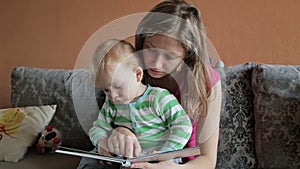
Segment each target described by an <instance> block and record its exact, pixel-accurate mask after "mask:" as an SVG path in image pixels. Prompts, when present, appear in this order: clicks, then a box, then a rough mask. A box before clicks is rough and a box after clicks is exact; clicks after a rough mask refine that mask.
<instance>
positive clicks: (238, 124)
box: [217, 63, 257, 169]
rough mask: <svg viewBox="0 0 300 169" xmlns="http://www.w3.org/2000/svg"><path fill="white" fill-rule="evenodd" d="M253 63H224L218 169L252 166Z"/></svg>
mask: <svg viewBox="0 0 300 169" xmlns="http://www.w3.org/2000/svg"><path fill="white" fill-rule="evenodd" d="M254 66H255V63H248V64H242V65H235V66H227V67H225V68H224V69H223V70H219V73H220V74H221V77H222V88H223V89H222V90H223V100H222V102H223V108H222V112H221V119H220V136H219V137H220V138H219V147H218V161H217V168H218V169H233V168H236V169H241V168H243V169H246V168H256V166H257V163H256V159H255V139H254V115H253V106H252V100H253V95H252V91H251V74H252V70H253V67H254Z"/></svg>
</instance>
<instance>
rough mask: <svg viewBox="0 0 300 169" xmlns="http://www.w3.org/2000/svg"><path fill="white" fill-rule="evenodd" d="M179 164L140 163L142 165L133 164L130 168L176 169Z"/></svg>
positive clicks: (164, 162)
mask: <svg viewBox="0 0 300 169" xmlns="http://www.w3.org/2000/svg"><path fill="white" fill-rule="evenodd" d="M176 166H178V164H176V163H174V162H172V161H162V162H159V163H147V162H140V163H133V164H131V166H130V168H140V169H154V168H172V169H175V168H176Z"/></svg>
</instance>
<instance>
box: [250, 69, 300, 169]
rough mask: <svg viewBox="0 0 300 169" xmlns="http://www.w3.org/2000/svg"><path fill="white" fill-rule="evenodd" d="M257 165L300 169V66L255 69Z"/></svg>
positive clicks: (259, 166)
mask: <svg viewBox="0 0 300 169" xmlns="http://www.w3.org/2000/svg"><path fill="white" fill-rule="evenodd" d="M252 86H253V93H254V114H255V121H256V125H255V136H256V152H257V160H258V168H268V169H269V168H284V169H289V168H290V169H294V168H300V66H283V65H258V66H257V67H256V68H255V69H254V71H253V80H252Z"/></svg>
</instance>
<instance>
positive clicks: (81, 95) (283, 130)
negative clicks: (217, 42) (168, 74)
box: [0, 62, 300, 169]
mask: <svg viewBox="0 0 300 169" xmlns="http://www.w3.org/2000/svg"><path fill="white" fill-rule="evenodd" d="M216 69H217V71H218V72H219V74H220V75H221V79H222V92H223V100H222V110H221V117H220V135H219V144H218V158H217V167H216V168H218V169H248V168H249V169H252V168H264V169H267V168H268V169H269V168H282V169H288V168H290V169H296V168H300V66H297V65H294V66H293V65H271V64H258V63H252V62H251V63H246V64H239V65H233V66H225V67H222V66H221V67H216ZM104 97H105V96H104V95H103V93H102V92H101V91H97V90H94V87H93V85H92V83H91V78H90V76H89V73H88V71H87V70H84V69H78V70H64V69H44V68H32V67H16V68H15V69H13V70H12V73H11V103H12V105H13V107H26V106H42V105H51V104H55V105H57V108H56V112H55V114H54V116H53V118H52V120H51V121H50V125H52V126H54V127H55V128H57V129H58V130H60V131H61V133H62V145H63V146H65V147H72V148H76V149H81V150H86V151H89V150H91V149H92V148H93V146H92V144H91V142H90V141H89V138H88V136H87V134H86V132H87V130H88V129H89V127H90V126H91V125H92V124H91V123H92V121H93V120H94V119H96V117H97V113H98V111H99V107H101V103H102V102H103V99H104ZM80 159H81V158H80V157H77V156H71V155H63V154H56V153H52V154H39V153H37V152H36V151H35V150H34V148H33V147H29V148H28V151H27V152H26V154H25V155H24V157H23V158H22V159H21V160H19V161H18V162H16V163H14V162H0V168H1V169H19V168H23V169H41V168H43V169H47V168H49V169H50V168H51V169H53V168H55V169H74V168H76V166H77V165H78V163H79V161H80Z"/></svg>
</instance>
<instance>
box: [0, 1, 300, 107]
mask: <svg viewBox="0 0 300 169" xmlns="http://www.w3.org/2000/svg"><path fill="white" fill-rule="evenodd" d="M157 2H158V0H155V1H150V0H1V1H0V51H1V55H0V58H1V62H0V78H1V82H0V93H1V94H0V108H5V107H9V106H10V101H9V100H10V72H11V70H12V69H13V68H14V67H16V66H21V65H22V66H32V67H45V68H64V69H72V68H74V65H75V63H76V59H77V57H78V54H79V52H80V50H81V48H82V46H83V45H84V43H85V42H86V41H87V40H88V38H89V37H90V36H91V35H92V34H93V33H94V32H95V31H97V30H98V29H99V28H101V27H102V26H103V25H105V24H107V23H109V22H111V21H113V20H115V19H117V18H120V17H122V16H125V15H129V14H133V13H137V12H147V11H148V10H149V9H150V8H151V7H152V6H153V5H154V4H156V3H157ZM192 2H194V4H196V5H197V6H198V7H199V8H200V9H201V11H202V17H203V19H204V22H205V25H206V27H207V32H208V36H209V39H210V40H211V41H212V43H213V45H214V46H215V48H216V50H217V52H218V53H219V56H220V57H221V59H222V60H224V62H225V64H226V65H234V64H240V63H245V62H249V61H253V62H258V63H271V64H298V65H300V57H299V54H300V48H299V44H300V12H298V11H299V6H300V1H298V0H243V1H241V0H226V1H224V0H211V1H208V0H193V1H192Z"/></svg>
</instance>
